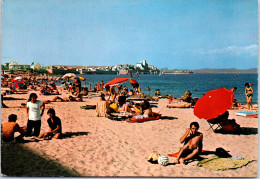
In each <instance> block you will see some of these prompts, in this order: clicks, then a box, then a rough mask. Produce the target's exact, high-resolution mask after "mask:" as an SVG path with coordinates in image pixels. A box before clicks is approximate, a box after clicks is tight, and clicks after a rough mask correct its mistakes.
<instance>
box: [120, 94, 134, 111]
mask: <svg viewBox="0 0 260 179" xmlns="http://www.w3.org/2000/svg"><path fill="white" fill-rule="evenodd" d="M117 101H118V102H117V105H118V107H119V111H125V112H130V113H132V110H131V109H130V107H129V105H128V104H126V96H125V93H124V91H122V90H121V93H120V96H118V98H117Z"/></svg>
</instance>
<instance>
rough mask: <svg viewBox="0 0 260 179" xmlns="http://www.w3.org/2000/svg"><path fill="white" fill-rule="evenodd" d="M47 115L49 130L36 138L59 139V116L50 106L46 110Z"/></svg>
mask: <svg viewBox="0 0 260 179" xmlns="http://www.w3.org/2000/svg"><path fill="white" fill-rule="evenodd" d="M47 114H48V116H49V117H50V118H49V119H47V123H48V125H49V131H48V132H45V133H42V134H40V135H39V136H38V138H43V139H51V138H54V139H60V138H61V132H62V127H61V120H60V118H59V117H57V116H56V115H55V110H54V109H53V108H50V109H49V110H48V112H47Z"/></svg>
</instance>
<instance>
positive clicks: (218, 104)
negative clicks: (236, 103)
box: [193, 88, 234, 119]
mask: <svg viewBox="0 0 260 179" xmlns="http://www.w3.org/2000/svg"><path fill="white" fill-rule="evenodd" d="M233 99H234V92H233V91H231V90H229V89H226V88H219V89H215V90H211V91H208V92H207V93H206V94H205V95H204V96H203V97H202V98H200V99H199V100H198V101H197V102H196V104H195V107H194V111H193V112H194V115H195V116H197V117H198V118H200V119H213V118H216V117H218V116H219V115H221V114H223V113H225V112H226V111H227V110H228V109H229V108H230V107H231V106H232V104H233Z"/></svg>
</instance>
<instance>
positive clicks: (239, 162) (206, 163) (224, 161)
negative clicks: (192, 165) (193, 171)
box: [197, 156, 253, 171]
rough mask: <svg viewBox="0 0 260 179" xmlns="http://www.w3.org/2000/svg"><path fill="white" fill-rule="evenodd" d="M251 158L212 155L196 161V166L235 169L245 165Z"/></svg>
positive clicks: (212, 168)
mask: <svg viewBox="0 0 260 179" xmlns="http://www.w3.org/2000/svg"><path fill="white" fill-rule="evenodd" d="M252 161H253V160H249V159H231V158H219V157H218V156H213V157H211V158H208V159H204V160H202V161H200V162H198V164H197V166H199V167H204V168H209V169H211V170H222V171H224V170H229V169H236V168H240V167H243V166H245V165H247V164H248V163H250V162H252Z"/></svg>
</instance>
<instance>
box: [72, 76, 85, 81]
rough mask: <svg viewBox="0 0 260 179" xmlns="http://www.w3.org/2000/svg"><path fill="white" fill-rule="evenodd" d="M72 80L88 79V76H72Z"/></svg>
mask: <svg viewBox="0 0 260 179" xmlns="http://www.w3.org/2000/svg"><path fill="white" fill-rule="evenodd" d="M70 79H71V80H81V81H86V78H84V77H82V76H76V77H72V78H70Z"/></svg>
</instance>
